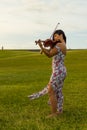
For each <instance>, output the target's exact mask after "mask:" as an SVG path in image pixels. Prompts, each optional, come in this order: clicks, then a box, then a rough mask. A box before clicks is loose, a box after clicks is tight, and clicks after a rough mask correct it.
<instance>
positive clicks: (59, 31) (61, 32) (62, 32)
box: [53, 30, 66, 43]
mask: <svg viewBox="0 0 87 130" xmlns="http://www.w3.org/2000/svg"><path fill="white" fill-rule="evenodd" d="M55 34H58V35H61V34H62V35H63V39H64V41H65V43H66V35H65V33H64V31H62V30H56V31H55V32H54V34H53V40H54V35H55Z"/></svg>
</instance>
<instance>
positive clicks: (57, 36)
mask: <svg viewBox="0 0 87 130" xmlns="http://www.w3.org/2000/svg"><path fill="white" fill-rule="evenodd" d="M59 40H60V35H58V34H57V33H56V34H54V41H59Z"/></svg>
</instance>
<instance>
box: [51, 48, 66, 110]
mask: <svg viewBox="0 0 87 130" xmlns="http://www.w3.org/2000/svg"><path fill="white" fill-rule="evenodd" d="M55 47H56V48H57V50H58V54H57V55H55V56H54V57H53V60H52V75H51V78H50V82H49V83H50V84H51V86H52V88H53V90H54V92H55V94H56V98H57V108H58V111H62V109H63V94H62V88H63V83H64V79H65V77H66V67H65V66H64V59H65V55H64V54H63V53H62V51H61V49H60V47H58V46H55Z"/></svg>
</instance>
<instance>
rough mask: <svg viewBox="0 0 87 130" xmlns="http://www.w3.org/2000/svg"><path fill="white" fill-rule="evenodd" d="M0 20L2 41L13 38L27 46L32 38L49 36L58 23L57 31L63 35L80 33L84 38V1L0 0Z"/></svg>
mask: <svg viewBox="0 0 87 130" xmlns="http://www.w3.org/2000/svg"><path fill="white" fill-rule="evenodd" d="M0 17H1V18H0V37H2V39H3V40H4V39H5V38H7V39H9V41H10V39H11V40H12V38H13V39H16V38H17V39H16V42H17V40H18V42H19V41H20V42H21V37H22V40H23V39H26V40H25V41H26V43H27V42H28V41H29V39H30V43H31V42H32V41H33V39H34V38H40V37H41V38H45V37H46V36H47V37H49V36H50V35H51V33H52V32H53V30H54V28H55V26H56V24H57V23H58V22H60V25H59V27H58V28H60V29H63V30H65V32H66V33H67V34H69V33H71V32H73V33H75V34H76V33H78V34H79V32H82V34H84V35H85V33H84V32H86V30H87V1H86V0H83V1H82V0H73V1H71V0H61V1H60V0H0ZM80 35H81V34H80ZM82 36H83V35H81V37H82ZM18 37H19V38H18ZM23 41H24V40H23ZM11 42H12V41H11Z"/></svg>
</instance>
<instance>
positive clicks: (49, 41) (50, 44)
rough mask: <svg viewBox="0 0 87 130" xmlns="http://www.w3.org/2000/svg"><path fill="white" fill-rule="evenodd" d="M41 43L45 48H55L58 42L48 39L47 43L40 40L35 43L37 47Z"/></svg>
mask: <svg viewBox="0 0 87 130" xmlns="http://www.w3.org/2000/svg"><path fill="white" fill-rule="evenodd" d="M39 42H42V43H43V46H44V47H52V46H54V45H55V44H56V43H57V42H58V41H53V40H51V39H46V40H45V41H42V40H40V39H39V40H38V41H35V43H36V45H37V44H38V43H39Z"/></svg>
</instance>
